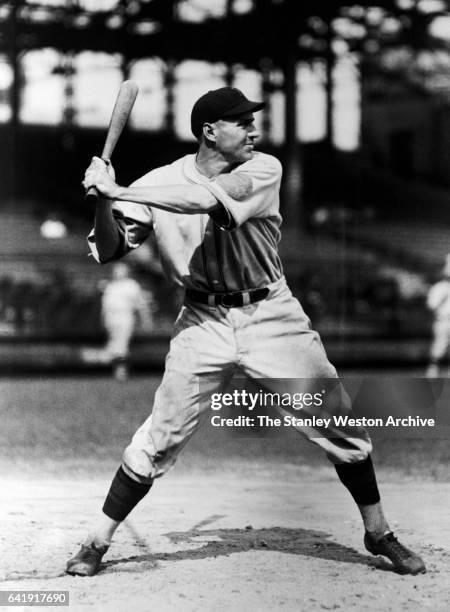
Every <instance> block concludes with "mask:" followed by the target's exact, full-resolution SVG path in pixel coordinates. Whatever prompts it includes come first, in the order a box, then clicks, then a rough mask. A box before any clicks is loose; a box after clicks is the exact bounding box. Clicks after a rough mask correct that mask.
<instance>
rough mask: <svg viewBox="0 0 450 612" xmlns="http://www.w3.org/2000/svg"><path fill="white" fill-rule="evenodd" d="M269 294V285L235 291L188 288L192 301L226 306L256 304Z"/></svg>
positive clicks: (188, 294) (188, 296)
mask: <svg viewBox="0 0 450 612" xmlns="http://www.w3.org/2000/svg"><path fill="white" fill-rule="evenodd" d="M268 295H269V288H268V287H263V288H261V289H249V290H248V291H233V293H206V291H196V290H195V289H186V297H187V298H188V299H189V300H191V301H192V302H199V303H200V304H207V305H208V306H225V308H237V307H239V306H247V305H248V304H254V303H255V302H259V301H260V300H263V299H264V298H266V297H267V296H268Z"/></svg>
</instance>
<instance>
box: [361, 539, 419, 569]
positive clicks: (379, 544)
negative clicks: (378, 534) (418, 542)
mask: <svg viewBox="0 0 450 612" xmlns="http://www.w3.org/2000/svg"><path fill="white" fill-rule="evenodd" d="M364 546H365V547H366V549H367V550H368V551H369V552H370V553H372V555H384V556H385V557H387V558H388V559H390V560H391V561H392V564H393V566H394V568H395V571H396V572H398V573H399V574H413V575H415V574H424V573H425V572H426V571H427V570H426V567H425V563H424V562H423V561H422V559H421V558H420V557H419V555H416V553H414V552H413V551H412V550H409V548H406V546H403V544H400V542H399V541H398V540H397V538H396V537H395V535H394V534H393V533H392V531H390V532H389V533H387V534H386V535H384V536H383V537H382V538H380V539H379V540H375V539H374V538H372V536H371V535H370V534H368V533H367V532H366V534H365V536H364Z"/></svg>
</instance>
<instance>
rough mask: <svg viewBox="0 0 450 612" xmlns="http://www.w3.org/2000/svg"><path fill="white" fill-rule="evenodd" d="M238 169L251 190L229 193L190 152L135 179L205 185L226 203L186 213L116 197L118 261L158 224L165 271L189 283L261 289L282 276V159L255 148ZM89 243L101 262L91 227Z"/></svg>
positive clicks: (203, 286)
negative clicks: (212, 209) (206, 210)
mask: <svg viewBox="0 0 450 612" xmlns="http://www.w3.org/2000/svg"><path fill="white" fill-rule="evenodd" d="M233 173H237V174H238V176H239V177H240V178H241V179H242V180H243V181H244V182H245V181H247V182H248V184H250V186H251V189H250V192H249V193H246V192H245V191H242V192H239V191H236V193H232V195H230V193H227V192H226V191H225V189H224V188H223V187H222V186H221V184H220V180H219V179H209V178H207V177H206V176H204V175H202V174H201V173H200V172H199V171H198V169H197V167H196V164H195V155H186V156H185V157H183V158H181V159H178V160H176V161H175V162H174V163H172V164H170V165H168V166H163V167H162V168H156V169H155V170H152V171H151V172H149V173H147V174H146V175H145V176H143V177H142V178H140V179H139V180H138V181H136V182H135V183H134V185H140V186H143V185H149V186H151V185H183V184H185V185H189V184H191V185H192V184H193V183H196V184H201V185H204V186H205V187H206V188H207V189H209V190H210V191H211V192H212V193H213V194H214V195H215V197H216V198H217V200H218V201H219V202H220V203H221V204H222V208H221V209H220V210H219V211H215V212H212V213H209V214H195V215H188V214H174V213H173V212H168V211H165V210H161V209H158V208H152V207H151V206H145V205H142V204H135V203H132V202H115V203H114V204H113V213H114V217H115V219H116V223H117V227H118V229H119V232H120V234H121V238H122V242H121V247H120V248H119V250H118V252H117V253H116V256H115V257H114V258H113V259H119V258H120V257H123V255H125V254H126V253H127V252H129V251H131V250H133V249H136V248H137V247H138V246H139V245H140V244H142V243H143V242H144V241H145V240H146V238H147V237H148V236H149V234H150V232H151V231H152V230H153V231H154V232H155V237H156V242H157V245H158V250H159V254H160V257H161V263H162V265H163V267H164V270H165V272H166V275H167V276H168V277H169V278H170V279H171V280H172V281H174V282H175V283H176V284H178V285H182V286H184V287H186V288H188V289H197V290H201V291H209V292H213V293H222V292H225V293H227V292H231V291H241V290H247V289H257V288H260V287H265V286H267V285H269V284H270V283H273V282H275V281H277V280H279V279H280V278H281V277H282V275H283V270H282V266H281V261H280V258H279V256H278V248H277V247H278V242H279V239H280V230H279V227H280V224H281V216H280V212H279V206H280V203H279V189H280V181H281V173H282V170H281V164H280V162H279V161H278V160H277V159H276V158H275V157H273V156H271V155H266V154H265V153H259V152H258V153H255V154H254V156H253V158H252V159H251V160H249V161H247V162H245V163H243V164H240V165H239V166H237V167H236V168H235V169H234V170H232V172H231V174H233ZM224 176H226V174H225V175H224ZM232 196H233V197H232ZM88 241H89V246H90V248H91V251H92V253H93V255H94V257H95V258H96V259H97V261H98V254H97V249H96V245H95V235H94V233H93V232H91V234H90V235H89V237H88Z"/></svg>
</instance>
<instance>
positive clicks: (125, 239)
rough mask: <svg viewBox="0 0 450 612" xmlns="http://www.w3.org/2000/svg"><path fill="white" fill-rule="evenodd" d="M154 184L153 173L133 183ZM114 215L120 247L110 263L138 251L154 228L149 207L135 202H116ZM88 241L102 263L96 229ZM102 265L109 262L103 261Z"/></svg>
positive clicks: (94, 254)
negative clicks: (135, 250)
mask: <svg viewBox="0 0 450 612" xmlns="http://www.w3.org/2000/svg"><path fill="white" fill-rule="evenodd" d="M153 184H154V179H153V177H152V172H149V173H148V174H146V175H145V176H143V177H141V178H140V179H138V180H137V181H135V182H134V183H132V185H153ZM112 213H113V216H114V219H115V221H116V225H117V229H118V231H119V236H120V245H119V248H118V249H117V251H116V252H115V253H114V255H113V257H111V258H110V259H109V260H108V261H114V260H117V259H120V258H121V257H124V255H126V254H127V253H129V252H130V251H132V250H134V249H137V248H138V247H139V246H140V245H141V244H142V243H143V242H145V240H146V239H147V238H148V236H149V235H150V232H151V230H152V227H153V218H152V211H151V209H150V208H149V207H148V206H144V205H142V204H136V203H134V202H114V203H113V204H112ZM87 240H88V245H89V249H90V251H91V254H92V256H93V257H94V259H95V260H96V261H97V262H100V258H99V256H98V250H97V245H96V239H95V231H94V229H92V230H91V232H90V234H89V236H88V238H87ZM102 263H107V262H106V261H102Z"/></svg>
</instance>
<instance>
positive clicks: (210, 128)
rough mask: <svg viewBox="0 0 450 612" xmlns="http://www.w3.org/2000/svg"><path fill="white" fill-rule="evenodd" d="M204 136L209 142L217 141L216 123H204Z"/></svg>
mask: <svg viewBox="0 0 450 612" xmlns="http://www.w3.org/2000/svg"><path fill="white" fill-rule="evenodd" d="M203 136H204V137H205V140H207V141H209V142H216V131H215V129H214V123H204V124H203Z"/></svg>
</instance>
